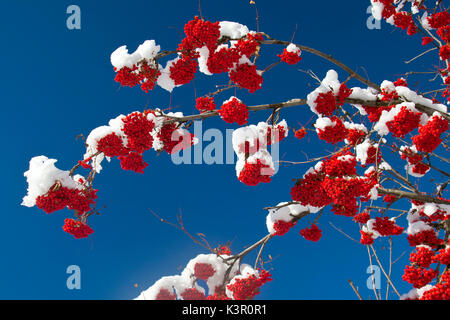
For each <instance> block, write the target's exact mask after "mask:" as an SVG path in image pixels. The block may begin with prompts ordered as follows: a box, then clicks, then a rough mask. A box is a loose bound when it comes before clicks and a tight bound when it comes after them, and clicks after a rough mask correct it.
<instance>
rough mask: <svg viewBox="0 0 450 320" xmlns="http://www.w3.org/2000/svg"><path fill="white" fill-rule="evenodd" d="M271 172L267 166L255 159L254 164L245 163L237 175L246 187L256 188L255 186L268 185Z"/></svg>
mask: <svg viewBox="0 0 450 320" xmlns="http://www.w3.org/2000/svg"><path fill="white" fill-rule="evenodd" d="M269 173H273V170H272V169H271V168H270V166H269V165H267V164H265V163H262V162H261V160H259V159H256V163H249V162H247V161H246V162H245V164H244V168H243V169H242V170H241V172H240V173H239V177H238V179H239V181H241V182H242V183H245V184H246V185H248V186H256V185H257V184H259V183H261V182H263V183H269V182H270V181H271V176H272V175H271V174H269Z"/></svg>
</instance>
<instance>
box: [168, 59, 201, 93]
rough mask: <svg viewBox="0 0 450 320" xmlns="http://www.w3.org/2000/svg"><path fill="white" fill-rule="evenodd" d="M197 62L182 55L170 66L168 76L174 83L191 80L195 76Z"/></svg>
mask: <svg viewBox="0 0 450 320" xmlns="http://www.w3.org/2000/svg"><path fill="white" fill-rule="evenodd" d="M197 67H198V62H197V60H195V59H189V58H187V57H182V58H180V59H177V60H176V61H175V62H174V63H173V64H172V65H171V66H170V78H172V80H173V82H174V84H175V85H177V86H178V85H183V84H186V83H189V82H191V81H192V80H193V79H194V77H195V72H196V71H197Z"/></svg>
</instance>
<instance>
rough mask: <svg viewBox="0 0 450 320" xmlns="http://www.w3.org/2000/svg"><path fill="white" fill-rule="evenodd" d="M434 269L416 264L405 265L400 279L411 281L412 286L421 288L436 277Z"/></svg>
mask: <svg viewBox="0 0 450 320" xmlns="http://www.w3.org/2000/svg"><path fill="white" fill-rule="evenodd" d="M436 275H437V273H436V270H433V269H426V268H422V267H418V266H409V265H408V266H406V268H405V271H404V273H403V276H402V279H403V281H406V282H408V283H411V284H412V285H413V287H414V288H422V287H423V286H425V285H427V284H428V283H430V282H431V280H433V279H434V278H435V277H436Z"/></svg>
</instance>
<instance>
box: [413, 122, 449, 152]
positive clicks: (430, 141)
mask: <svg viewBox="0 0 450 320" xmlns="http://www.w3.org/2000/svg"><path fill="white" fill-rule="evenodd" d="M447 130H448V121H447V120H445V119H444V118H443V117H442V116H440V115H433V117H431V118H430V119H429V120H428V121H427V123H426V124H425V125H423V126H422V125H421V126H419V134H418V135H416V136H414V137H412V141H413V143H414V145H415V146H416V149H417V150H418V151H423V152H432V151H433V150H434V149H436V148H437V147H438V146H439V144H440V143H441V141H442V140H441V138H440V136H441V134H442V133H443V132H445V131H447Z"/></svg>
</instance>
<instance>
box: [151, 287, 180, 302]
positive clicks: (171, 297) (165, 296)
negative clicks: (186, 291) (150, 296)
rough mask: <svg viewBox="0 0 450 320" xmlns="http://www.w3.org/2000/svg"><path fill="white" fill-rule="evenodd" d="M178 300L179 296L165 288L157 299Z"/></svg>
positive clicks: (160, 291)
mask: <svg viewBox="0 0 450 320" xmlns="http://www.w3.org/2000/svg"><path fill="white" fill-rule="evenodd" d="M176 299H177V295H176V294H175V292H172V293H170V292H169V290H167V289H165V288H161V289H160V290H159V292H158V294H157V295H156V298H155V300H176Z"/></svg>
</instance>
